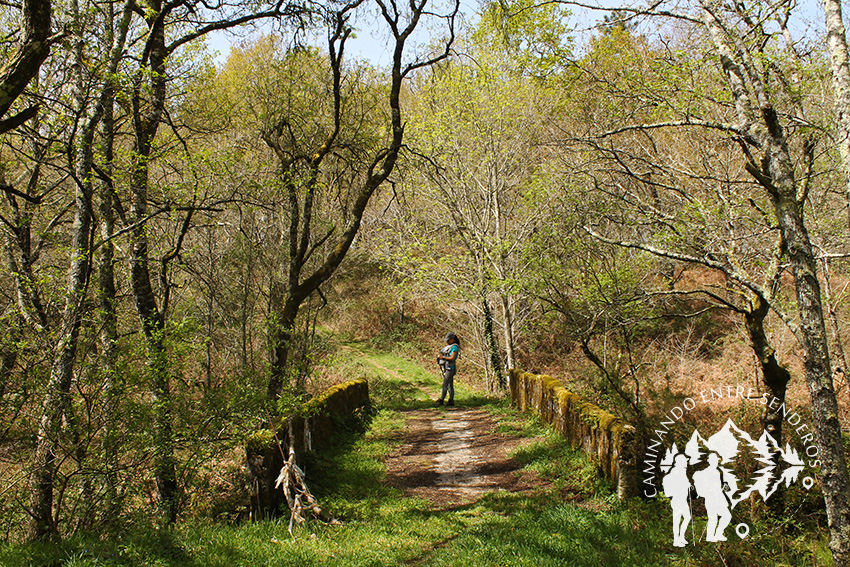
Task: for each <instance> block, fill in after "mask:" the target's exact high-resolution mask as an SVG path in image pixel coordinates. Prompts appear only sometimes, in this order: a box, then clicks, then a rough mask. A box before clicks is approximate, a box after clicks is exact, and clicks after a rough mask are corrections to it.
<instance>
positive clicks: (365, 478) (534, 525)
mask: <svg viewBox="0 0 850 567" xmlns="http://www.w3.org/2000/svg"><path fill="white" fill-rule="evenodd" d="M338 363H339V364H340V365H343V367H344V368H345V372H347V373H349V374H351V375H361V376H366V377H369V378H370V379H371V382H372V383H371V388H372V395H373V399H374V400H375V401H376V405H378V411H377V414H376V415H375V416H374V417H373V419H372V420H371V423H370V424H369V426H368V429H367V430H366V432H365V434H364V435H355V436H352V437H349V439H348V440H346V441H341V442H340V444H339V445H338V446H337V447H336V450H335V451H333V452H332V453H330V454H327V455H324V456H320V457H318V458H317V459H315V461H314V462H312V463H310V464H309V470H308V479H309V480H310V481H311V482H312V483H313V484H312V486H313V488H314V491H315V492H316V494H317V495H318V496H319V499H320V501H321V502H322V504H323V505H324V506H325V508H326V509H327V510H328V511H329V512H330V513H331V514H332V515H333V516H335V517H337V518H339V519H341V520H342V523H341V524H340V525H325V524H321V523H317V522H310V523H308V524H307V525H305V526H299V527H296V529H295V535H294V537H291V536H290V535H289V533H288V531H287V522H286V521H279V522H266V523H258V524H245V525H241V526H230V525H222V524H214V523H210V522H204V521H203V520H199V519H195V520H191V521H187V522H185V523H182V524H180V525H178V526H176V527H174V528H171V529H163V530H150V529H139V530H132V529H131V530H127V531H126V532H125V533H123V534H122V535H121V536H120V537H116V536H113V537H109V538H107V537H97V536H96V535H92V534H90V535H88V536H85V537H78V538H75V539H72V540H69V541H66V542H63V543H62V544H60V545H54V544H39V545H35V546H13V547H5V548H2V547H0V565H3V566H17V565H37V566H43V565H56V566H59V565H62V566H82V565H85V566H96V565H110V566H111V565H116V566H117V565H121V566H125V565H126V566H169V567H170V566H188V567H208V566H209V567H212V566H216V567H219V566H220V567H236V566H243V565H244V566H251V567H261V566H275V567H280V566H287V565H293V566H295V565H298V566H305V565H328V566H346V567H347V566H396V565H421V566H443V565H445V566H449V565H451V566H470V567H473V566H474V567H480V566H495V565H510V566H521V565H529V566H534V567H543V566H549V565H551V566H558V567H562V566H584V565H587V566H594V567H596V566H600V565H612V566H613V565H634V566H638V565H640V566H643V565H645V566H654V565H659V566H661V565H682V566H684V565H722V564H723V561H725V562H726V564H728V565H748V566H755V565H781V564H788V565H826V564H828V562H827V561H826V560H825V557H824V552H823V542H814V543H809V542H807V543H805V544H802V543H800V544H799V545H797V546H795V545H794V540H788V541H786V538H783V539H782V540H781V541H780V540H778V539H761V540H759V539H758V538H751V539H748V540H746V541H745V542H738V543H728V544H724V547H723V548H720V549H715V548H714V547H709V544H702V545H701V546H691V547H690V548H688V549H687V550H684V551H683V550H676V549H674V548H672V547H671V545H670V536H669V530H670V527H669V526H668V524H669V523H670V520H669V515H670V514H669V509H668V508H667V507H666V506H664V504H663V503H662V502H658V501H655V502H650V503H644V502H636V501H634V502H629V503H627V504H620V503H617V502H616V501H615V500H614V499H613V498H612V496H611V494H610V491H608V490H607V489H606V487H604V486H601V485H600V484H599V483H598V482H597V481H595V480H594V477H595V475H594V474H593V469H592V467H591V466H590V465H588V463H587V462H586V461H585V460H584V459H583V458H582V457H581V456H580V455H577V454H576V453H574V452H573V451H572V450H570V449H569V448H568V447H567V446H565V444H564V443H563V442H562V441H561V440H560V439H558V438H557V437H555V436H554V435H552V434H551V433H549V432H547V431H545V430H544V429H543V428H541V427H540V426H539V424H536V423H534V422H533V421H529V420H527V419H526V418H525V417H524V416H520V415H517V414H516V413H515V412H514V411H513V410H511V409H510V408H509V407H507V404H506V403H505V402H504V400H494V399H487V398H484V397H476V396H474V395H473V394H472V393H471V392H470V391H468V390H467V389H465V388H463V387H462V385H460V387H459V391H458V394H457V398H458V401H459V402H460V404H462V405H467V406H469V405H477V406H481V407H485V408H487V409H489V410H490V411H491V412H492V413H493V415H494V416H495V417H496V418H497V419H498V420H499V422H500V429H501V430H502V431H504V432H506V433H509V434H515V435H523V436H531V437H534V438H535V440H536V443H534V444H532V445H530V446H528V447H526V448H525V449H523V450H521V451H520V452H519V453H518V454H517V455H516V457H517V459H519V460H520V461H521V462H522V463H524V464H525V465H526V466H527V467H529V468H530V469H533V470H535V471H537V472H538V473H539V474H541V475H542V476H543V477H544V478H546V479H547V480H548V481H549V484H548V487H547V488H546V489H545V490H542V491H541V492H540V493H538V494H534V495H527V494H526V495H520V494H512V493H494V494H491V495H488V496H487V497H485V498H483V499H481V500H479V501H478V502H476V503H475V504H471V505H467V506H462V507H459V508H455V509H451V510H434V509H432V508H431V507H429V505H428V504H427V503H425V502H423V501H421V500H416V499H410V498H403V497H402V496H401V495H400V493H399V492H398V491H397V490H395V489H393V488H391V487H388V486H386V485H384V484H382V483H381V480H382V478H383V475H384V469H383V466H382V464H381V459H382V458H383V457H385V456H386V455H387V454H388V453H389V452H390V451H391V450H392V449H393V448H394V447H395V446H397V444H398V443H399V437H400V435H399V433H400V431H401V430H402V428H403V426H404V418H403V414H402V413H400V412H401V410H403V409H411V408H416V407H424V406H431V399H433V398H434V397H435V395H436V393H437V390H438V388H439V383H438V382H439V380H438V377H437V375H436V372H430V373H429V372H427V371H425V370H423V369H421V368H420V367H418V366H417V365H415V364H413V363H411V362H409V361H407V360H404V359H402V358H398V357H395V356H392V355H388V354H382V353H375V352H370V351H367V350H364V349H362V348H359V347H357V348H351V347H349V348H348V349H346V354H345V356H342V357H341V359H340V360H339V362H338ZM426 392H427V393H426ZM318 471H321V472H318ZM801 537H802V536H801ZM730 539H732V538H730ZM796 547H799V548H801V549H803V551H801V552H799V553H794V552H791V551H787V549H789V548H796ZM783 548H785V549H783ZM721 558H722V559H723V561H721Z"/></svg>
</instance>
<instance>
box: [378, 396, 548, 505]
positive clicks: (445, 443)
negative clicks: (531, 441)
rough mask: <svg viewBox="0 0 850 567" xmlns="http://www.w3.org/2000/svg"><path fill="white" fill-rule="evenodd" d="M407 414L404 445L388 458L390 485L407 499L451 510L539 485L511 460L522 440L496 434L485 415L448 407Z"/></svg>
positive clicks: (479, 412)
mask: <svg viewBox="0 0 850 567" xmlns="http://www.w3.org/2000/svg"><path fill="white" fill-rule="evenodd" d="M405 415H406V418H407V426H406V431H405V437H404V444H403V445H402V446H401V447H400V448H399V449H397V450H396V451H395V452H394V453H393V454H391V455H390V457H389V458H388V459H387V473H388V481H389V482H390V484H392V485H393V486H397V487H399V488H402V489H403V490H404V491H405V493H406V494H408V495H410V496H419V497H421V498H424V499H426V500H430V501H431V502H433V503H434V504H435V505H438V506H446V507H451V506H459V505H463V504H468V503H470V502H474V501H475V500H477V499H478V498H479V497H481V496H482V495H483V494H485V493H487V492H491V491H495V490H509V491H512V492H517V491H525V490H530V489H532V488H535V487H539V486H541V482H540V480H539V479H538V478H535V477H533V475H531V474H529V473H521V472H520V471H519V468H520V465H519V463H517V462H516V461H515V460H514V459H512V458H511V457H510V456H509V454H510V452H511V451H512V450H513V449H515V448H516V447H518V446H519V445H520V444H521V443H522V442H523V441H524V440H523V439H518V438H515V437H509V436H507V435H503V434H500V433H497V432H496V431H495V428H496V424H495V422H494V421H493V419H492V418H491V417H490V414H489V413H487V412H486V411H484V410H480V409H464V408H446V409H429V410H416V411H409V412H405Z"/></svg>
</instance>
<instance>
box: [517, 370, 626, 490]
mask: <svg viewBox="0 0 850 567" xmlns="http://www.w3.org/2000/svg"><path fill="white" fill-rule="evenodd" d="M509 387H510V391H511V401H512V403H513V404H514V405H516V406H517V407H518V408H520V409H521V410H522V411H528V412H535V413H537V414H538V415H539V416H540V420H541V421H542V422H543V423H545V424H547V425H551V426H552V427H553V428H554V429H555V430H556V431H558V432H559V433H560V434H561V435H562V436H563V437H564V438H565V439H567V440H569V441H570V443H571V444H572V445H573V446H574V447H580V448H581V449H582V450H583V451H584V452H585V453H587V454H588V455H589V456H590V458H591V460H592V461H593V462H595V463H596V464H597V465H598V466H599V472H600V474H602V475H603V476H604V477H605V478H607V479H609V480H610V481H611V482H612V483H613V484H614V486H615V487H616V488H617V496H618V497H619V498H620V499H623V498H628V497H631V496H637V495H638V459H639V455H640V448H639V447H638V446H637V445H638V439H637V435H636V431H635V428H634V427H632V426H631V425H629V424H628V423H626V422H624V421H623V420H621V419H620V418H618V417H616V416H614V415H612V414H610V413H608V412H606V411H604V410H602V409H600V408H598V407H596V406H595V405H593V404H591V403H589V402H587V401H585V400H584V399H582V398H581V397H579V396H577V395H576V394H573V393H572V392H570V391H568V390H567V389H566V388H564V386H563V385H562V384H561V383H560V382H559V381H557V380H555V379H554V378H552V377H550V376H541V375H538V374H530V373H528V372H524V371H522V370H511V371H510V380H509Z"/></svg>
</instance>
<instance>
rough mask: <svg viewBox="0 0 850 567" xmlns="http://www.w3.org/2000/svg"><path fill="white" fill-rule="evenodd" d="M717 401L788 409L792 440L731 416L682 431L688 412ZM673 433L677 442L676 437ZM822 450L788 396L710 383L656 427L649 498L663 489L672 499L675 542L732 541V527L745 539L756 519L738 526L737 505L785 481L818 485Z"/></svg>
mask: <svg viewBox="0 0 850 567" xmlns="http://www.w3.org/2000/svg"><path fill="white" fill-rule="evenodd" d="M735 398H737V399H735ZM718 400H720V401H722V402H726V403H727V404H728V403H758V404H760V405H764V406H769V407H770V409H772V410H775V411H777V412H779V414H781V415H782V417H783V424H784V427H783V428H782V429H784V430H786V431H788V432H789V434H790V435H789V438H788V439H789V441H791V437H794V441H791V442H786V443H784V444H782V443H780V442H778V441H777V440H776V439H775V438H774V437H773V436H772V435H771V434H770V433H769V432H768V431H767V430H762V431H761V433H759V434H756V435H750V433H748V432H747V431H745V430H743V429H741V428H740V427H738V425H737V424H736V423H735V422H734V421H733V420H732V419H727V420H726V422H725V423H724V424H723V426H722V427H720V429H718V430H717V431H716V432H715V433H714V434H712V435H710V436H708V437H705V436H704V435H703V433H701V432H700V430H699V428H694V429H692V430H691V429H690V428H687V429H684V430H683V428H684V427H685V423H686V422H687V421H690V419H687V418H686V416H688V414H690V412H691V411H692V410H694V409H695V408H696V407H697V406H698V405H699V404H700V402H702V403H706V404H707V403H710V402H716V401H718ZM691 423H692V421H691ZM689 431H692V432H691V433H690V435H688V434H687V433H688V432H689ZM673 439H676V440H678V441H679V443H678V444H677V443H676V442H672V443H671V441H672V440H673ZM685 440H687V441H685ZM792 442H793V443H794V445H795V446H796V447H797V448H795V447H792ZM680 445H683V446H680ZM818 452H819V451H818V446H817V445H816V444H815V442H814V435H813V434H812V432H811V430H810V429H809V426H808V425H807V424H805V423H804V420H803V419H802V417H801V416H800V414H798V413H796V412H794V411H791V410H790V409H788V408H787V407H786V405H785V403H784V401H780V400H778V399H777V398H774V397H770V396H767V395H766V394H765V395H762V396H753V395H752V392H748V393H747V394H745V393H744V392H743V388H742V387H740V386H735V387H732V386H729V387H726V388H722V389H717V390H714V389H712V390H709V391H704V392H700V393H699V395H697V396H693V397H689V398H686V399H685V400H683V402H682V403H681V404H680V405H679V406H676V407H674V408H672V409H671V410H670V411H669V412H667V414H666V415H665V416H664V419H663V420H662V421H661V423H660V424H659V425H658V427H657V428H656V429H655V430H654V431H653V433H652V435H651V438H650V440H649V442H648V444H647V452H646V455H645V457H644V478H643V486H644V491H643V492H644V496H646V497H648V498H654V497H656V496H658V495H659V494H664V496H666V497H667V498H668V499H669V504H670V509H671V512H672V520H673V522H672V523H673V545H674V546H676V547H685V546H687V545H688V544H689V542H694V543H695V542H700V541H706V542H722V541H727V540H728V538H729V537H731V535H732V533H733V532H734V534H735V535H737V537H738V538H740V539H744V538H746V537H747V536H748V535H749V534H750V525H749V524H748V523H747V522H746V521H739V522H737V523H735V524H734V525H733V519H734V517H735V515H736V514H735V509H736V507H737V506H738V505H739V504H740V503H742V502H745V501H753V500H755V499H760V500H761V501H763V502H767V501H768V500H769V499H770V498H771V497H773V496H775V494H776V493H777V491H778V490H780V488H781V487H783V486H784V488H789V487H790V486H791V485H792V484H795V483H800V485H801V486H802V488H803V489H805V490H806V491H808V490H810V489H811V488H812V486H814V484H815V479H814V477H815V472H814V470H813V469H816V468H817V467H819V466H820V460H819V457H818ZM695 512H696V513H697V514H698V515H700V516H701V515H702V513H703V512H704V514H705V521H704V522H703V521H702V520H700V521H699V527H697V526H695V522H694V514H695ZM738 516H740V517H741V518H746V517H748V515H745V514H738ZM730 526H731V527H730Z"/></svg>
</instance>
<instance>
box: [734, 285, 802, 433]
mask: <svg viewBox="0 0 850 567" xmlns="http://www.w3.org/2000/svg"><path fill="white" fill-rule="evenodd" d="M769 308H770V305H769V304H768V303H767V302H765V301H762V300H761V299H760V298H758V297H756V298H754V299H753V300H752V304H751V308H750V309H749V310H747V311H745V312H744V319H745V321H746V325H747V332H748V334H749V336H750V344H751V345H752V347H753V352H754V353H755V355H756V358H758V361H759V365H760V366H761V371H762V375H763V376H764V385H765V387H766V389H767V394H768V396H770V397H771V398H776V399H778V400H779V403H778V404H776V405H775V407H774V406H773V405H772V404H767V405H766V406H765V409H764V415H763V417H762V420H763V422H764V428H765V431H767V432H768V433H770V435H771V436H772V437H773V438H774V439H775V440H776V443H777V444H778V445H779V446H780V447H781V446H782V422H783V420H784V415H783V413H782V409H781V405H782V404H784V403H785V390H786V387H787V385H788V381H789V380H790V379H791V373H790V372H788V370H787V369H786V368H784V367H783V366H782V365H780V364H779V363H778V362H777V361H776V352H775V351H774V349H773V347H771V346H770V343H769V341H768V339H767V334H766V333H765V332H764V320H765V318H766V317H767V313H768V310H769Z"/></svg>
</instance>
